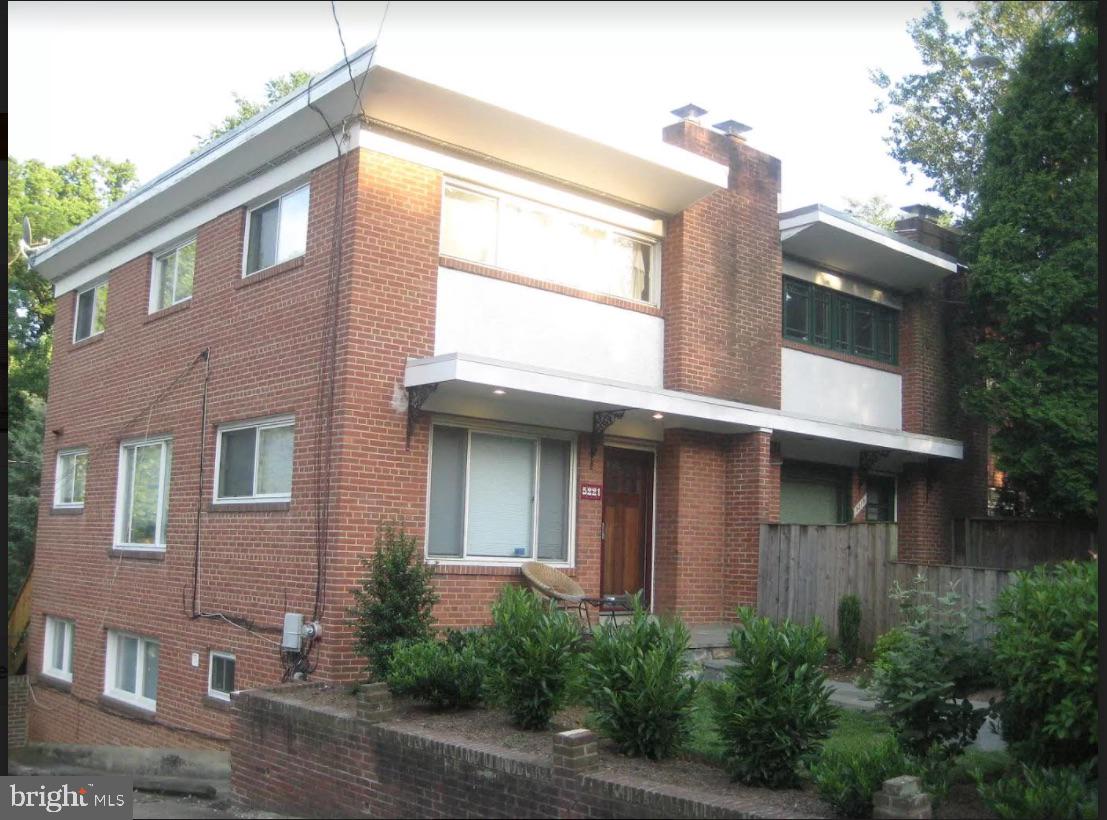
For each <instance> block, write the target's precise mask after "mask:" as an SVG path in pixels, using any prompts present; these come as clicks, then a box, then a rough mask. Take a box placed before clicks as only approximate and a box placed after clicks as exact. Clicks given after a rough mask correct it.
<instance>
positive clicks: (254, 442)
mask: <svg viewBox="0 0 1107 820" xmlns="http://www.w3.org/2000/svg"><path fill="white" fill-rule="evenodd" d="M292 439H293V419H292V417H291V416H280V417H277V418H270V419H265V420H263V421H253V422H243V423H239V424H228V425H224V426H223V427H220V428H219V443H218V446H217V450H216V456H215V476H216V482H215V500H216V502H255V501H256V502H265V501H288V500H289V499H290V498H291V497H292V443H293V441H292Z"/></svg>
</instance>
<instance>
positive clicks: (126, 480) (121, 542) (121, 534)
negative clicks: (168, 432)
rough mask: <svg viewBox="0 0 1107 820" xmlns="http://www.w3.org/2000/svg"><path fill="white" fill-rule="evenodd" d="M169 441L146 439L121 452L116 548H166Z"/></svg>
mask: <svg viewBox="0 0 1107 820" xmlns="http://www.w3.org/2000/svg"><path fill="white" fill-rule="evenodd" d="M169 460H170V441H169V439H167V438H164V439H147V440H144V441H135V442H130V443H126V444H124V445H123V446H122V447H120V450H119V488H118V490H117V493H116V516H115V545H116V546H117V547H121V548H125V549H165V525H166V513H167V509H168V507H169Z"/></svg>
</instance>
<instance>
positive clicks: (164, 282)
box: [150, 239, 196, 313]
mask: <svg viewBox="0 0 1107 820" xmlns="http://www.w3.org/2000/svg"><path fill="white" fill-rule="evenodd" d="M195 272H196V240H195V239H190V240H188V241H187V242H185V243H184V244H182V245H178V246H177V247H175V248H173V249H172V250H171V251H167V252H166V253H163V254H161V255H159V256H157V257H155V258H154V274H153V281H152V282H151V286H150V312H151V313H153V312H155V311H158V310H164V309H165V308H167V307H172V306H173V305H175V304H177V303H178V302H183V301H185V300H186V299H191V298H192V279H193V274H194V273H195Z"/></svg>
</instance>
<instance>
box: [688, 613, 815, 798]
mask: <svg viewBox="0 0 1107 820" xmlns="http://www.w3.org/2000/svg"><path fill="white" fill-rule="evenodd" d="M738 616H739V618H740V619H741V621H742V624H743V628H741V629H736V630H734V631H733V632H731V633H730V644H731V646H733V647H734V659H735V660H736V661H737V665H735V666H733V667H730V668H729V669H728V670H727V673H726V679H725V680H724V681H723V682H722V683H720V684H719V685H718V686H714V687H711V688H710V689H708V690H707V691H708V693H709V696H710V698H711V707H712V713H713V715H714V718H715V723H716V726H717V728H718V731H719V734H720V736H721V737H722V739H723V742H724V744H725V747H726V752H725V764H726V767H727V769H728V770H729V772H730V774H731V776H732V777H733V778H734V779H735V780H738V781H740V782H742V783H745V784H748V785H755V786H769V787H771V788H785V787H788V786H794V785H796V784H797V782H798V780H799V773H798V769H799V766H800V764H801V763H803V762H804V761H805V760H806V759H807V758H809V757H810V756H811V755H812V754H813V753H814V752H816V751H817V750H818V747H819V744H820V743H821V742H822V741H823V740H824V739H825V738H826V737H827V735H828V734H829V733H830V730H831V729H832V728H833V726H834V720H835V715H836V710H835V708H834V707H833V706H831V704H830V689H829V688H828V687H827V686H826V675H825V674H824V673H823V671H822V669H821V666H822V664H823V662H824V661H825V660H826V633H825V632H824V631H823V625H822V624H821V623H820V622H819V621H818V619H815V622H814V623H812V624H810V625H807V626H802V625H800V624H795V623H791V622H789V621H785V622H784V623H782V624H780V625H777V624H774V623H773V622H772V621H771V620H769V619H768V618H762V617H759V616H758V615H757V614H756V613H755V612H754V611H753V610H752V609H750V608H748V607H743V608H741V609H739V610H738Z"/></svg>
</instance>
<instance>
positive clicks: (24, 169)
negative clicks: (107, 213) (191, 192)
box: [8, 156, 135, 603]
mask: <svg viewBox="0 0 1107 820" xmlns="http://www.w3.org/2000/svg"><path fill="white" fill-rule="evenodd" d="M134 185H135V168H134V165H132V164H131V163H130V162H114V161H112V160H109V159H105V158H104V157H100V156H93V157H77V156H75V157H73V158H72V159H71V160H70V161H69V162H67V163H65V164H63V165H55V166H49V165H45V164H44V163H42V162H39V161H37V160H28V161H26V162H23V161H20V160H18V159H15V158H14V157H8V414H9V425H10V426H9V430H8V451H9V456H8V459H9V461H8V593H9V595H8V599H9V603H10V602H11V600H12V593H13V591H16V592H17V591H18V590H19V587H20V586H21V585H22V583H23V578H24V577H25V576H26V572H27V569H28V568H29V567H30V562H31V556H32V553H33V551H34V542H35V522H36V518H37V509H38V482H39V475H40V469H41V465H40V461H41V458H42V454H41V448H42V425H43V416H44V413H45V409H44V406H43V401H44V400H45V398H46V388H47V379H48V374H49V367H50V352H51V350H52V329H53V325H54V292H53V288H52V286H51V285H50V283H48V282H47V281H46V280H45V279H43V278H42V277H41V276H39V275H38V274H37V273H36V272H34V271H33V270H31V269H30V268H29V267H28V265H27V260H26V259H25V258H24V257H23V256H21V255H20V254H19V240H20V237H21V236H22V232H23V217H24V216H27V217H29V218H30V220H31V225H32V226H33V229H34V233H35V239H36V241H37V240H38V239H39V238H42V237H49V238H52V239H56V238H57V237H59V236H61V235H62V234H63V233H65V232H66V231H68V230H70V229H71V228H74V227H76V226H77V225H80V224H81V223H82V222H84V221H85V220H87V219H88V218H90V217H91V216H93V215H94V214H96V213H97V212H99V211H100V210H102V209H103V208H105V207H107V206H108V205H110V204H111V203H112V202H115V201H116V200H118V199H121V198H122V197H124V196H126V194H127V193H129V192H130V191H131V189H132V188H133V187H134Z"/></svg>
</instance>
